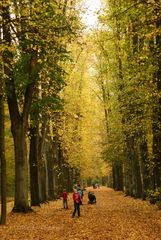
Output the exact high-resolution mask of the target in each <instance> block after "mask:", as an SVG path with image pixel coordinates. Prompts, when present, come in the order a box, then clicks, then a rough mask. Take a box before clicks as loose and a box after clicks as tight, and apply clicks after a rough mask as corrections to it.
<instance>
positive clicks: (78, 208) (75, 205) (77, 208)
mask: <svg viewBox="0 0 161 240" xmlns="http://www.w3.org/2000/svg"><path fill="white" fill-rule="evenodd" d="M76 212H77V213H78V217H80V203H74V212H73V214H72V217H74V216H75V214H76Z"/></svg>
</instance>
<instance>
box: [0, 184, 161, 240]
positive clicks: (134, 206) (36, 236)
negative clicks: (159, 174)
mask: <svg viewBox="0 0 161 240" xmlns="http://www.w3.org/2000/svg"><path fill="white" fill-rule="evenodd" d="M88 190H91V189H88ZM92 191H93V189H92ZM94 191H95V194H96V196H97V204H96V205H88V204H87V192H85V196H84V200H83V205H82V206H81V217H80V218H78V217H77V216H76V217H75V218H71V216H72V211H73V201H72V197H71V195H70V196H69V209H68V210H64V209H63V208H62V207H63V203H62V200H57V201H54V202H50V203H49V204H43V205H42V206H41V208H39V207H34V210H35V212H33V213H29V214H17V213H16V214H8V218H7V225H6V226H1V227H0V239H1V240H11V239H13V240H18V239H22V240H44V239H45V240H78V239H81V240H93V239H94V240H106V239H107V240H117V239H120V240H122V239H130V240H149V239H150V240H153V239H155V240H159V239H161V213H160V211H159V210H158V209H157V207H156V206H151V205H150V204H149V203H148V202H145V201H142V200H138V199H137V200H135V199H133V198H130V197H124V195H123V193H121V192H114V191H113V190H111V189H107V188H105V187H102V188H101V189H100V190H98V189H96V190H94Z"/></svg>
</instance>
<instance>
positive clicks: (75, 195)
mask: <svg viewBox="0 0 161 240" xmlns="http://www.w3.org/2000/svg"><path fill="white" fill-rule="evenodd" d="M73 201H74V202H75V203H80V202H81V196H80V194H79V193H78V192H74V193H73Z"/></svg>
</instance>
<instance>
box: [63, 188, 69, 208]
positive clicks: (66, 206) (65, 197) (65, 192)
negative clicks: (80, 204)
mask: <svg viewBox="0 0 161 240" xmlns="http://www.w3.org/2000/svg"><path fill="white" fill-rule="evenodd" d="M63 207H64V209H68V193H67V191H66V190H65V189H64V191H63Z"/></svg>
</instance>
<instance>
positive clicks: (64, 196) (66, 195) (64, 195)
mask: <svg viewBox="0 0 161 240" xmlns="http://www.w3.org/2000/svg"><path fill="white" fill-rule="evenodd" d="M67 198H68V193H67V192H63V200H67Z"/></svg>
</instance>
